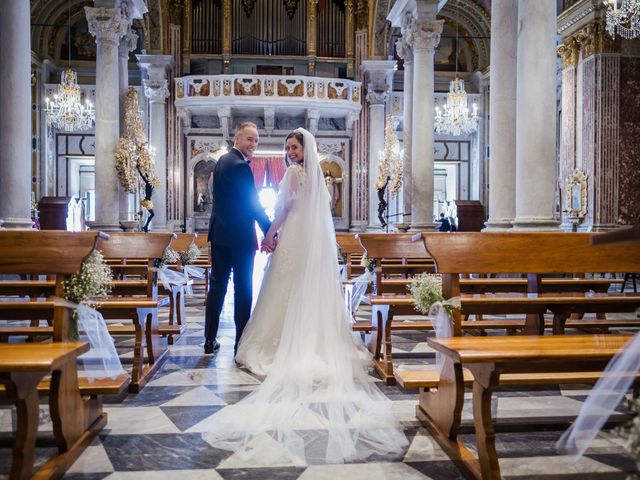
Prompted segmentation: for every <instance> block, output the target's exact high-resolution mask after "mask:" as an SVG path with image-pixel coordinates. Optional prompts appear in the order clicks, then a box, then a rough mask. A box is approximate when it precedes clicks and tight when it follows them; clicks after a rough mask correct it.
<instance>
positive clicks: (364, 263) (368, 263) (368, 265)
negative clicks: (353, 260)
mask: <svg viewBox="0 0 640 480" xmlns="http://www.w3.org/2000/svg"><path fill="white" fill-rule="evenodd" d="M360 266H361V267H364V268H365V269H366V270H369V271H370V272H373V269H374V268H376V261H375V260H372V259H370V258H369V257H367V254H366V252H365V253H364V255H362V258H361V259H360Z"/></svg>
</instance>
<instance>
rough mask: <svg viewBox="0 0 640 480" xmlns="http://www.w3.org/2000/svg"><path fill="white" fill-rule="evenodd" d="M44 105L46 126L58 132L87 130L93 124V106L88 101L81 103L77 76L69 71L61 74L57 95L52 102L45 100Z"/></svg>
mask: <svg viewBox="0 0 640 480" xmlns="http://www.w3.org/2000/svg"><path fill="white" fill-rule="evenodd" d="M45 103H46V107H45V112H46V114H47V125H49V126H53V127H55V128H57V129H58V130H64V131H65V132H76V131H79V130H88V129H90V128H91V127H93V124H94V123H95V117H96V114H95V110H94V109H93V104H92V103H91V102H90V101H89V100H88V99H87V100H86V101H85V103H84V104H83V103H82V99H81V93H80V86H79V85H78V81H77V74H76V72H74V71H73V70H71V69H69V70H65V71H64V72H62V79H61V82H60V85H58V93H57V94H55V95H54V96H53V100H50V99H49V98H48V97H47V98H45Z"/></svg>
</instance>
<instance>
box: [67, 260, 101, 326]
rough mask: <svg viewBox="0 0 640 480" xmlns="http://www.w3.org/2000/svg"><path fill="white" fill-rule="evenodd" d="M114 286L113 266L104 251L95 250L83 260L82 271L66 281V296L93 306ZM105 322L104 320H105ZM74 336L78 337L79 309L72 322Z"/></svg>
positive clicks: (74, 301)
mask: <svg viewBox="0 0 640 480" xmlns="http://www.w3.org/2000/svg"><path fill="white" fill-rule="evenodd" d="M112 288H113V274H112V273H111V268H109V265H107V264H106V262H105V261H104V257H103V256H102V253H100V252H99V251H97V250H94V251H93V252H91V253H90V254H89V255H87V258H85V259H84V262H82V267H80V273H78V274H76V275H71V276H70V277H69V279H68V280H66V281H65V283H64V298H65V300H69V301H70V302H73V303H75V304H81V303H84V304H86V305H88V306H89V307H91V306H94V307H95V306H97V305H99V301H98V298H99V297H106V296H107V295H109V293H110V292H111V289H112ZM103 322H104V320H103ZM71 326H72V332H71V334H72V336H73V338H78V311H77V309H76V312H75V313H74V315H73V320H72V322H71Z"/></svg>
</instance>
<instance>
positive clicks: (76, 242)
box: [0, 231, 129, 478]
mask: <svg viewBox="0 0 640 480" xmlns="http://www.w3.org/2000/svg"><path fill="white" fill-rule="evenodd" d="M107 238H108V237H107V236H106V235H104V234H102V233H100V232H81V233H69V232H43V231H40V232H38V231H2V232H0V274H3V275H6V274H18V275H38V274H44V275H55V278H56V281H55V282H56V285H55V290H54V291H55V294H56V295H57V296H59V297H62V296H63V282H64V281H65V279H66V278H67V276H68V275H71V274H76V273H78V272H79V271H80V266H81V264H82V261H83V260H84V258H85V257H86V256H87V255H89V254H90V253H91V252H92V251H93V250H94V248H95V247H96V246H99V244H100V243H101V242H103V241H104V240H106V239H107ZM0 306H1V308H0V319H3V320H6V319H15V318H25V319H29V320H30V319H32V318H42V317H45V318H50V319H51V322H52V325H53V326H52V327H47V328H51V329H52V335H53V340H54V343H44V344H43V343H33V344H11V345H3V346H1V347H0V393H2V394H4V395H7V396H8V397H9V398H10V399H11V400H12V401H13V402H14V403H15V404H16V407H17V411H18V412H17V414H18V431H17V436H16V442H15V444H14V449H13V457H14V459H13V464H12V470H11V478H30V477H31V475H32V473H33V472H32V469H33V460H34V451H35V433H36V431H37V428H38V423H39V407H38V397H37V394H38V393H42V394H47V395H49V405H50V415H51V418H52V422H53V431H54V436H55V438H56V444H57V447H58V450H59V454H58V455H56V456H55V457H54V458H52V459H51V460H49V461H48V462H47V463H45V464H44V466H42V467H41V468H40V469H39V471H38V472H37V475H36V478H59V477H61V476H62V474H63V473H64V472H65V471H66V469H67V468H68V467H69V466H70V465H71V464H72V463H73V462H74V461H75V460H76V459H77V458H78V456H79V455H80V454H81V453H82V451H83V450H84V448H85V447H86V446H87V445H88V444H89V443H90V442H91V439H92V438H93V437H95V435H96V434H97V432H98V431H100V430H101V429H102V428H103V427H104V425H105V424H106V422H107V415H106V413H105V412H104V411H103V408H102V398H101V395H105V394H119V393H121V392H123V391H124V390H125V389H126V387H127V385H128V381H129V380H128V377H127V376H126V375H122V376H120V377H119V378H117V379H115V380H112V379H106V380H99V379H96V380H94V381H93V382H91V383H88V382H87V381H86V379H83V378H81V379H78V373H77V367H76V363H75V360H76V358H77V356H78V355H79V354H81V353H83V352H86V351H87V350H88V344H86V343H84V344H77V343H74V342H70V341H69V340H70V338H71V331H72V325H71V318H72V315H73V312H72V309H71V308H69V307H66V306H60V305H59V304H54V302H53V301H51V300H49V299H41V300H33V299H29V298H27V299H16V300H7V301H2V302H0ZM17 313H19V315H17V316H16V314H17ZM49 373H51V377H50V378H48V379H46V378H44V377H45V376H46V375H47V374H49Z"/></svg>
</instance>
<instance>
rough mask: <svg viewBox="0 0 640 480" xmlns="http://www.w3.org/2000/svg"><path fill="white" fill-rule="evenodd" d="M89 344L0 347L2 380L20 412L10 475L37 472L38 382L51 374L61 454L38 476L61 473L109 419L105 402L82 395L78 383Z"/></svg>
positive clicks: (53, 419) (51, 402) (52, 404)
mask: <svg viewBox="0 0 640 480" xmlns="http://www.w3.org/2000/svg"><path fill="white" fill-rule="evenodd" d="M88 351H89V344H88V343H75V342H55V343H48V344H11V345H5V346H3V347H2V348H0V384H2V385H3V386H4V389H5V392H4V393H5V394H6V395H7V396H8V397H9V399H10V400H11V401H12V402H13V403H14V405H15V407H16V413H17V431H16V439H15V442H14V445H13V450H12V462H11V472H10V474H9V475H10V477H9V478H11V479H27V478H31V476H32V474H33V465H34V460H35V447H36V434H37V431H38V424H39V420H40V405H39V401H38V389H37V387H38V383H39V382H41V381H42V379H43V378H44V377H45V376H46V375H49V374H51V381H50V388H49V392H48V393H49V412H50V415H51V422H52V423H53V434H54V437H55V439H56V444H57V447H58V452H59V453H58V454H57V455H55V456H53V457H52V458H51V459H50V460H48V461H47V462H46V463H45V464H44V465H43V466H42V467H41V468H40V469H39V470H38V472H37V473H36V478H59V477H61V476H62V475H63V474H64V472H65V471H66V470H67V469H68V468H69V467H70V466H71V465H72V464H73V462H74V461H75V460H76V459H77V458H78V457H79V456H80V454H81V453H82V451H83V450H84V449H85V448H86V447H87V446H88V445H89V443H91V440H92V439H93V438H94V437H95V436H96V435H97V434H98V432H99V431H100V430H102V428H103V427H104V426H105V425H106V424H107V414H106V413H104V412H103V411H102V405H101V403H99V402H96V401H93V400H86V399H83V398H82V395H81V392H80V389H79V388H78V373H77V370H76V360H77V357H78V356H79V355H81V354H83V353H85V352H88Z"/></svg>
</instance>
